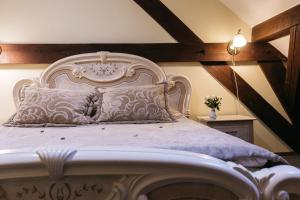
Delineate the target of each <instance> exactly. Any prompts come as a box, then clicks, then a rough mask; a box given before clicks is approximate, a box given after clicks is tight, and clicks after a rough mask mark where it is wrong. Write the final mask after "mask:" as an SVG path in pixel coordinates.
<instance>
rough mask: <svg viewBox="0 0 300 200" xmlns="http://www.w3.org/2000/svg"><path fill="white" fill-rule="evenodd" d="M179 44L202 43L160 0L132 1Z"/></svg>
mask: <svg viewBox="0 0 300 200" xmlns="http://www.w3.org/2000/svg"><path fill="white" fill-rule="evenodd" d="M133 1H134V2H136V3H137V4H138V5H139V6H140V7H141V8H142V9H143V10H144V11H145V12H147V13H148V14H149V15H150V16H151V17H152V18H153V19H154V20H155V21H156V22H157V23H158V24H160V25H161V27H163V28H164V29H165V31H167V32H168V33H169V34H170V35H171V36H172V37H173V38H174V39H175V40H176V41H177V42H179V43H198V44H201V43H203V41H202V40H201V39H200V38H199V37H198V36H197V35H196V34H195V33H193V31H191V30H190V29H189V28H188V27H187V26H186V25H185V24H184V23H183V22H182V21H181V20H180V19H179V18H178V17H177V16H176V15H175V14H174V13H173V12H172V11H170V10H169V9H168V7H167V6H165V5H164V4H163V3H162V2H161V1H160V0H133Z"/></svg>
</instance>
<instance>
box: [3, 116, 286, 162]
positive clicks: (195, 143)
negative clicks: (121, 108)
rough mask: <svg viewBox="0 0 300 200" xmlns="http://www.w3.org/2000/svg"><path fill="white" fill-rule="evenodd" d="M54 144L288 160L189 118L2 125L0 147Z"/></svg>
mask: <svg viewBox="0 0 300 200" xmlns="http://www.w3.org/2000/svg"><path fill="white" fill-rule="evenodd" d="M53 145H68V146H73V147H76V148H79V149H80V148H87V147H88V148H93V147H97V146H98V147H99V146H130V147H150V148H162V149H173V150H183V151H191V152H195V153H202V154H207V155H210V156H213V157H216V158H220V159H222V160H231V161H236V162H240V163H242V164H244V165H245V166H246V167H259V166H261V165H263V164H265V162H266V161H267V160H269V161H272V162H285V161H284V160H283V159H282V158H281V157H280V156H277V155H275V154H273V153H271V152H269V151H267V150H265V149H263V148H260V147H258V146H255V145H252V144H249V143H247V142H244V141H243V140H240V139H239V138H236V137H233V136H230V135H227V134H225V133H222V132H220V131H217V130H215V129H211V128H209V127H207V126H205V125H202V124H200V123H198V122H195V121H193V120H189V119H186V118H182V119H180V120H179V121H178V122H174V123H157V124H100V125H89V126H79V127H42V128H18V127H4V126H0V150H6V149H23V148H26V149H28V148H29V149H36V148H39V147H45V146H53Z"/></svg>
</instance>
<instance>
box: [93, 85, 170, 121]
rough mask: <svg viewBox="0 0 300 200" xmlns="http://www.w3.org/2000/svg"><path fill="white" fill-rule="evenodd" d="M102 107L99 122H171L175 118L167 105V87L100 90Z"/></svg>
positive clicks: (153, 86) (98, 116) (148, 86)
mask: <svg viewBox="0 0 300 200" xmlns="http://www.w3.org/2000/svg"><path fill="white" fill-rule="evenodd" d="M98 90H99V92H100V94H101V96H102V105H101V106H100V109H99V111H100V112H98V115H97V116H96V119H95V120H96V121H98V122H123V123H124V122H126V123H127V122H131V123H150V122H169V121H173V117H172V115H171V114H170V112H169V109H168V106H167V105H168V104H167V95H166V90H167V85H166V84H159V85H147V86H134V87H116V88H110V89H101V88H98Z"/></svg>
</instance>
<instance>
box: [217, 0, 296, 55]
mask: <svg viewBox="0 0 300 200" xmlns="http://www.w3.org/2000/svg"><path fill="white" fill-rule="evenodd" d="M220 1H221V2H222V3H223V4H224V5H225V6H227V7H228V8H229V9H230V10H231V11H232V12H234V13H235V14H236V15H237V16H238V17H240V18H241V19H242V20H243V21H244V22H245V23H247V24H248V25H250V26H251V27H253V26H255V25H257V24H259V23H261V22H263V21H265V20H267V19H269V18H271V17H273V16H275V15H278V14H279V13H281V12H283V11H285V10H288V9H289V8H291V7H294V6H296V5H298V4H300V0H220ZM270 43H271V44H272V45H273V46H274V47H275V48H277V49H278V50H279V51H281V53H283V54H284V55H285V56H286V57H287V56H288V48H289V36H286V37H283V38H279V39H277V40H274V41H271V42H270Z"/></svg>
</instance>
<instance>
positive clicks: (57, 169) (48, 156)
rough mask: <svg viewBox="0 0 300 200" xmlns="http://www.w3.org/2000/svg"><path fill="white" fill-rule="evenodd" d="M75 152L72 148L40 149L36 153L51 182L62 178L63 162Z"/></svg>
mask: <svg viewBox="0 0 300 200" xmlns="http://www.w3.org/2000/svg"><path fill="white" fill-rule="evenodd" d="M76 152H77V150H75V149H73V148H68V147H67V148H61V147H60V148H55V147H49V148H40V149H38V150H37V151H36V153H37V154H38V155H39V157H40V159H41V161H42V162H43V163H44V164H45V166H46V168H47V170H48V172H49V176H50V178H51V179H52V180H59V179H61V178H62V177H63V169H64V165H65V162H66V161H67V160H68V159H69V158H70V157H71V156H73V155H74V154H75V153H76Z"/></svg>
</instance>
